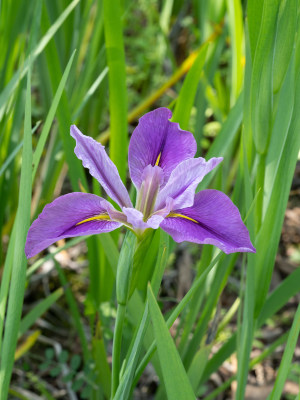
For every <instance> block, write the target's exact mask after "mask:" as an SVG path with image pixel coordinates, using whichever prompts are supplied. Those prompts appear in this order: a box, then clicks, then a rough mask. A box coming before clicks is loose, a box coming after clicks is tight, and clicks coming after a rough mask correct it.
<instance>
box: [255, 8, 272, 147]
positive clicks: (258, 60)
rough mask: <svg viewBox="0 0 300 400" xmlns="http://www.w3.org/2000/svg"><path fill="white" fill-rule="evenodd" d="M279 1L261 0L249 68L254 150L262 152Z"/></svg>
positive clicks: (268, 117) (267, 130)
mask: <svg viewBox="0 0 300 400" xmlns="http://www.w3.org/2000/svg"><path fill="white" fill-rule="evenodd" d="M278 5H279V0H265V1H264V8H263V16H262V23H261V28H260V32H259V37H258V42H257V48H256V50H255V57H254V61H253V68H252V80H251V93H250V104H251V120H252V132H253V135H254V136H253V137H254V142H255V146H256V149H257V151H258V152H259V153H261V154H263V153H265V151H266V148H267V145H268V141H269V137H270V134H271V126H272V101H273V90H272V81H273V80H272V76H273V59H274V41H275V37H276V22H277V10H278Z"/></svg>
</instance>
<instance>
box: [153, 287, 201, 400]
mask: <svg viewBox="0 0 300 400" xmlns="http://www.w3.org/2000/svg"><path fill="white" fill-rule="evenodd" d="M148 302H149V309H150V314H151V320H152V323H153V329H154V336H155V339H156V343H157V351H158V357H159V361H160V366H161V369H162V374H163V377H164V385H165V388H166V392H167V396H168V399H169V400H174V399H176V400H189V399H193V400H194V399H195V398H196V397H195V394H194V392H193V389H192V386H191V383H190V381H189V378H188V376H187V374H186V371H185V369H184V366H183V364H182V361H181V359H180V356H179V354H178V351H177V349H176V346H175V344H174V342H173V339H172V337H171V335H170V332H169V330H168V328H167V325H166V322H165V320H164V318H163V316H162V314H161V312H160V309H159V306H158V304H157V302H156V300H155V297H154V294H153V292H152V289H151V286H150V284H149V286H148Z"/></svg>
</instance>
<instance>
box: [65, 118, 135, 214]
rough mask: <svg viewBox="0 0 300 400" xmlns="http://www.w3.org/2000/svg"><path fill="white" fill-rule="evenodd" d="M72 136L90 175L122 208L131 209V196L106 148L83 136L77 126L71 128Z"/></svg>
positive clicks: (78, 153) (77, 152)
mask: <svg viewBox="0 0 300 400" xmlns="http://www.w3.org/2000/svg"><path fill="white" fill-rule="evenodd" d="M71 136H72V137H73V138H74V139H75V140H76V147H75V150H74V151H75V154H76V156H77V157H78V158H79V159H80V160H81V161H82V165H83V166H84V167H85V168H88V169H89V171H90V174H91V175H92V176H93V177H94V178H96V179H97V180H98V182H99V183H100V185H101V186H102V187H103V189H104V190H105V191H106V193H107V194H108V196H109V197H110V198H112V199H113V200H114V201H115V202H116V203H118V204H119V206H120V207H131V206H132V203H131V201H130V198H129V194H128V192H127V190H126V188H125V186H124V184H123V182H122V181H121V178H120V175H119V172H118V170H117V167H116V166H115V164H114V163H113V162H112V161H111V159H110V158H109V157H108V155H107V153H106V151H105V148H104V146H102V144H101V143H99V142H96V140H94V139H93V138H91V137H89V136H85V135H83V134H82V133H81V132H80V130H79V129H78V128H77V127H76V126H75V125H72V126H71Z"/></svg>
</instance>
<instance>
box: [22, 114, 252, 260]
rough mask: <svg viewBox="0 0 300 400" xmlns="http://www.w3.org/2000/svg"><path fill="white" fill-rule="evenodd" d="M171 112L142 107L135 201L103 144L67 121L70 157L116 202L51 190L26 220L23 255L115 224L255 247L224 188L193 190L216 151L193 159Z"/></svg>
mask: <svg viewBox="0 0 300 400" xmlns="http://www.w3.org/2000/svg"><path fill="white" fill-rule="evenodd" d="M171 117H172V113H171V111H170V110H168V109H167V108H159V109H157V110H154V111H152V112H149V113H147V114H146V115H144V116H143V117H142V118H140V120H139V124H138V126H137V127H136V129H135V130H134V132H133V134H132V137H131V140H130V144H129V153H128V164H129V172H130V176H131V180H132V182H133V184H134V185H135V187H136V189H137V200H136V205H135V207H133V205H132V202H131V200H130V197H129V194H128V192H127V190H126V188H125V186H124V184H123V183H122V181H121V179H120V176H119V173H118V170H117V168H116V166H115V165H114V163H113V162H112V161H111V160H110V158H109V157H108V155H107V153H106V151H105V149H104V146H102V145H101V144H100V143H98V142H96V141H95V140H94V139H92V138H91V137H88V136H85V135H83V134H82V133H81V132H80V131H79V129H78V128H77V127H76V126H75V125H73V126H71V135H72V137H73V138H74V139H75V140H76V147H75V154H76V156H77V157H78V158H79V159H80V160H81V161H82V164H83V166H84V167H86V168H88V169H89V172H90V174H91V175H92V176H93V177H94V178H96V179H97V180H98V182H99V183H100V185H101V186H102V187H103V189H104V190H105V192H106V193H107V195H108V196H109V197H110V198H111V199H112V200H114V201H115V202H116V203H117V204H118V206H119V207H120V209H119V210H117V209H116V208H114V207H113V205H112V204H110V203H109V202H108V201H107V200H105V199H103V198H102V197H99V196H96V195H94V194H88V193H70V194H67V195H64V196H61V197H58V198H57V199H56V200H54V201H53V202H52V203H51V204H48V205H46V206H45V208H44V209H43V211H42V213H41V214H40V215H39V217H38V218H37V219H36V220H35V221H34V222H33V224H32V225H31V227H30V229H29V231H28V236H27V241H26V246H25V252H26V256H27V257H28V258H29V257H32V256H34V255H36V254H37V253H39V252H40V251H42V250H44V249H46V248H47V247H48V246H49V245H51V244H52V243H54V242H56V241H58V240H59V239H63V238H68V237H74V236H81V235H91V234H96V233H103V232H110V231H113V230H115V229H117V228H119V227H120V226H121V225H125V226H126V227H128V228H129V229H131V230H132V231H134V232H135V233H136V235H138V236H142V234H143V233H144V232H145V230H147V229H157V228H159V227H160V228H162V229H163V230H164V231H166V232H167V233H168V234H170V235H171V236H172V238H173V239H174V240H175V241H176V242H182V241H189V242H194V243H207V244H213V245H215V246H217V247H219V248H220V249H221V250H223V251H224V252H225V253H227V254H229V253H233V252H238V251H239V252H255V248H254V247H253V246H252V244H251V241H250V238H249V233H248V230H247V228H246V226H245V225H244V223H243V222H242V219H241V216H240V213H239V211H238V209H237V207H236V206H235V205H234V204H233V203H232V201H231V200H230V199H229V198H228V197H227V196H226V195H225V194H223V193H222V192H219V191H217V190H203V191H201V192H199V193H196V194H195V191H196V188H197V186H198V184H199V183H200V182H201V181H202V179H203V178H204V176H205V175H206V174H208V173H209V172H210V171H211V170H212V169H213V168H215V167H216V166H217V165H218V164H219V163H220V162H221V161H222V158H221V157H218V158H211V159H210V160H209V161H205V159H204V158H201V157H199V158H194V156H195V154H196V150H197V145H196V141H195V138H194V136H193V135H192V134H191V133H190V132H187V131H183V130H182V129H180V127H179V124H177V123H174V122H170V118H171Z"/></svg>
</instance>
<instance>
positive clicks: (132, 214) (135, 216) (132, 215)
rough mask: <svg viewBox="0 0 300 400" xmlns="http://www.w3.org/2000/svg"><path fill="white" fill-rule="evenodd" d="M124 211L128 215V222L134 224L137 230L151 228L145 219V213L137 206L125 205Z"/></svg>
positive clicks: (133, 226)
mask: <svg viewBox="0 0 300 400" xmlns="http://www.w3.org/2000/svg"><path fill="white" fill-rule="evenodd" d="M123 213H124V214H125V215H126V217H127V222H128V224H130V225H132V228H133V229H134V230H136V231H144V230H145V229H147V228H149V226H148V225H147V223H146V222H145V221H144V219H143V218H144V215H143V213H142V212H141V211H139V210H136V209H135V208H126V207H123Z"/></svg>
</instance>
